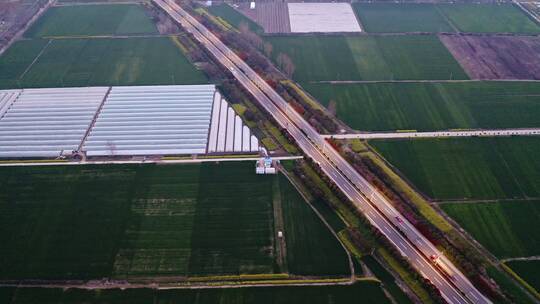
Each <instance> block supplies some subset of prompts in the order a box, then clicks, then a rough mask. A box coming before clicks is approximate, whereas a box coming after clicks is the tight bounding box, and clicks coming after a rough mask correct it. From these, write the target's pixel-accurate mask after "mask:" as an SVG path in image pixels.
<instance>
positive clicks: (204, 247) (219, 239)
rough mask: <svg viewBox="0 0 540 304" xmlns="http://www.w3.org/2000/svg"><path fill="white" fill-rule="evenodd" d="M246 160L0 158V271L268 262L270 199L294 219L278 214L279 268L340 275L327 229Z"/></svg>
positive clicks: (250, 267) (342, 264) (214, 269)
mask: <svg viewBox="0 0 540 304" xmlns="http://www.w3.org/2000/svg"><path fill="white" fill-rule="evenodd" d="M253 171H254V169H253V164H252V163H251V162H248V163H224V164H219V165H217V164H203V165H175V166H156V165H133V166H130V165H116V166H53V167H17V168H4V169H2V170H0V185H1V187H0V189H1V190H0V209H1V210H2V212H0V214H1V215H0V217H1V221H0V222H1V223H2V227H3V229H2V230H1V231H2V233H1V234H0V240H1V241H2V243H3V244H5V245H6V246H3V247H2V248H3V249H2V256H3V259H2V262H1V263H2V265H1V267H0V269H1V270H0V278H1V279H2V280H21V279H23V280H24V279H64V280H65V279H79V280H85V279H101V278H111V279H122V280H123V279H127V280H137V279H143V278H151V277H169V278H170V279H172V280H181V278H184V277H186V276H205V275H223V274H235V275H239V274H271V273H278V272H281V271H282V270H281V267H283V266H280V265H278V263H277V262H276V251H275V250H276V249H275V246H276V242H278V240H277V239H276V238H275V236H274V235H275V233H274V221H275V219H274V216H273V214H274V213H273V208H274V207H273V204H275V203H276V200H277V201H278V202H279V201H280V200H281V203H282V208H283V215H284V217H286V218H287V217H291V218H294V219H295V222H291V221H289V220H286V221H285V230H284V235H285V236H286V238H288V239H290V240H288V242H291V243H287V245H288V246H287V247H288V248H287V252H288V254H291V256H292V257H294V258H290V259H287V264H288V267H289V269H290V270H295V271H296V270H297V271H298V274H304V273H309V274H320V275H329V274H333V275H342V274H344V275H347V273H346V272H347V271H348V263H347V259H346V255H345V254H344V252H343V250H342V249H341V247H340V245H339V243H338V241H337V240H336V239H335V238H334V237H333V236H332V235H331V234H330V233H329V232H328V230H327V228H326V227H325V226H324V225H323V224H322V222H320V221H317V220H315V219H316V216H315V214H314V213H313V212H312V211H311V209H310V207H309V206H308V205H307V204H306V203H305V202H304V201H303V199H302V198H301V197H300V196H299V195H298V194H297V193H296V190H295V189H294V188H293V187H291V186H290V185H288V182H287V181H286V180H283V179H280V178H278V177H276V176H256V175H255V174H254V172H253ZM102 189H107V191H101V190H102ZM295 215H301V217H296V216H295ZM231 219H234V220H231ZM308 224H309V227H310V228H309V230H306V229H298V228H299V227H303V225H308ZM291 225H292V226H291ZM306 227H307V226H306ZM311 239H313V240H316V241H313V242H312V241H310V240H311ZM320 244H327V245H323V246H320ZM289 245H290V246H289ZM297 248H298V249H297ZM327 261H332V262H331V263H328V262H327Z"/></svg>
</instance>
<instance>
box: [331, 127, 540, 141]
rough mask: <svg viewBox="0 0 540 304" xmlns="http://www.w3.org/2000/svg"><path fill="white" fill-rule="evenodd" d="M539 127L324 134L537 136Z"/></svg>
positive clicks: (374, 136)
mask: <svg viewBox="0 0 540 304" xmlns="http://www.w3.org/2000/svg"><path fill="white" fill-rule="evenodd" d="M539 135H540V128H523V129H471V130H446V131H432V132H399V130H398V132H364V133H349V134H325V135H322V136H323V137H324V138H331V139H367V140H369V139H411V138H448V137H508V136H539Z"/></svg>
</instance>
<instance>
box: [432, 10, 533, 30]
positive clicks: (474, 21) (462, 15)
mask: <svg viewBox="0 0 540 304" xmlns="http://www.w3.org/2000/svg"><path fill="white" fill-rule="evenodd" d="M438 6H439V8H440V9H441V11H442V12H443V13H444V14H445V15H446V16H448V18H449V19H450V21H451V22H452V23H453V24H454V25H455V26H457V28H458V29H459V30H460V31H463V32H477V33H478V32H480V33H527V34H538V33H540V27H539V26H538V25H536V24H535V23H534V22H533V21H532V20H531V19H529V17H528V16H527V15H525V13H524V12H522V11H521V10H520V9H519V8H518V7H516V6H514V5H513V4H510V3H506V4H438Z"/></svg>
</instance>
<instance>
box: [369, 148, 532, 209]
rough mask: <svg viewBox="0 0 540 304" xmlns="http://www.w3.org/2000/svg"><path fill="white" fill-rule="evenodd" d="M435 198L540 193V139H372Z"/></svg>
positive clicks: (419, 187) (390, 159) (488, 197)
mask: <svg viewBox="0 0 540 304" xmlns="http://www.w3.org/2000/svg"><path fill="white" fill-rule="evenodd" d="M370 144H371V146H373V147H374V148H375V149H376V150H377V151H378V152H379V153H381V154H382V156H383V157H384V158H385V159H386V160H388V161H389V162H390V163H391V164H392V165H393V166H395V167H396V168H397V169H398V170H399V171H400V172H401V173H402V174H403V175H404V176H405V177H406V178H407V179H408V180H409V181H411V182H412V184H414V185H415V186H416V187H417V188H418V189H419V190H420V191H422V192H423V193H425V194H426V195H428V196H429V197H431V198H434V199H438V200H445V199H457V200H464V199H510V198H525V197H529V198H539V197H540V183H539V181H540V158H538V155H540V137H512V138H501V137H499V138H460V139H457V138H455V139H448V138H447V139H418V140H398V141H396V140H394V141H392V140H387V141H379V140H377V141H371V142H370Z"/></svg>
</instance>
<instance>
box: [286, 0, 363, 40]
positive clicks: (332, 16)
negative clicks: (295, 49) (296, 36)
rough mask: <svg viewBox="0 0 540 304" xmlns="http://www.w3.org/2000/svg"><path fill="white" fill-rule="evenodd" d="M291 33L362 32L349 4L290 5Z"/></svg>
mask: <svg viewBox="0 0 540 304" xmlns="http://www.w3.org/2000/svg"><path fill="white" fill-rule="evenodd" d="M287 5H288V7H289V20H290V23H291V32H293V33H315V32H319V33H336V32H361V31H362V29H361V28H360V25H359V23H358V20H357V19H356V15H355V14H354V11H353V9H352V7H351V5H350V4H349V3H288V4H287Z"/></svg>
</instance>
